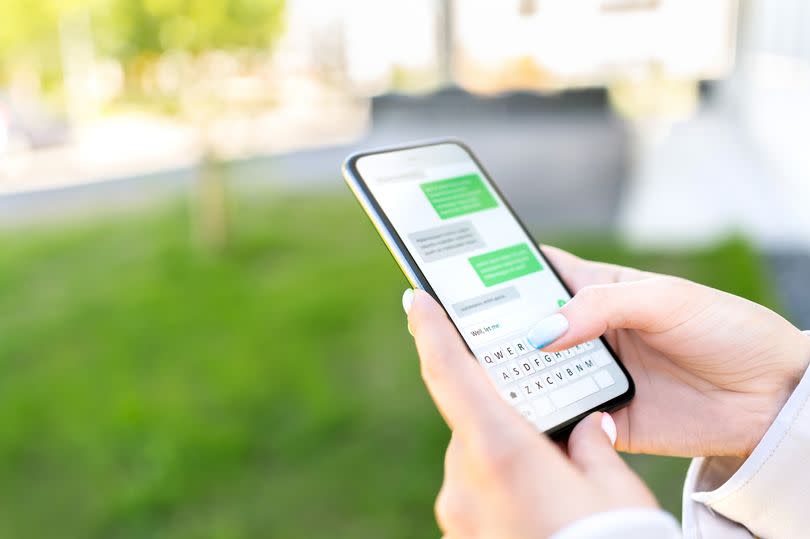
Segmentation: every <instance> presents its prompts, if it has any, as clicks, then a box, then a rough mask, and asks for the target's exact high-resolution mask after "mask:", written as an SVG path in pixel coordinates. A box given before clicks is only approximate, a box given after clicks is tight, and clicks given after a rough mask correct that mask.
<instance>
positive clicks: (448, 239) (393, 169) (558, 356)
mask: <svg viewBox="0 0 810 539" xmlns="http://www.w3.org/2000/svg"><path fill="white" fill-rule="evenodd" d="M357 168H358V171H359V172H360V175H361V177H362V178H363V179H364V181H365V182H366V184H367V185H368V188H369V190H370V191H371V194H372V195H373V196H374V198H375V199H376V200H377V202H378V203H379V205H380V206H381V207H382V209H383V211H384V212H385V214H386V215H387V216H388V218H389V220H390V221H391V223H392V224H393V226H394V228H395V229H396V231H397V233H398V234H399V236H400V237H401V238H402V241H403V242H404V243H405V246H406V247H407V249H408V250H409V252H410V253H411V255H412V256H413V258H414V260H416V262H417V264H418V265H419V267H420V269H421V270H422V272H423V273H424V275H425V277H426V278H427V280H428V282H429V283H430V285H431V286H432V287H433V289H434V290H435V292H436V294H437V295H438V296H439V298H440V299H441V301H442V303H443V304H444V306H445V307H446V308H447V310H448V312H449V314H450V317H451V318H452V320H453V322H454V323H455V324H456V326H457V327H458V328H459V329H460V330H461V333H462V335H463V336H464V339H465V340H466V341H467V343H468V345H469V346H470V348H471V349H472V350H473V353H474V354H475V355H476V357H477V358H478V360H479V362H480V363H481V364H482V365H483V366H484V368H485V369H486V370H487V373H488V374H489V376H490V377H491V378H492V380H493V381H494V383H495V385H496V386H497V388H498V390H499V391H500V393H501V395H502V396H503V398H504V399H506V400H507V401H508V402H510V403H512V404H513V405H514V406H515V407H516V408H517V409H518V410H519V411H520V412H521V413H522V414H523V415H524V416H525V417H526V418H527V419H528V420H529V421H531V422H533V423H534V424H535V425H536V426H537V427H538V428H539V429H541V430H548V429H549V428H551V427H554V426H556V425H558V424H560V423H562V422H564V421H566V420H568V419H571V418H572V417H574V416H577V415H579V414H581V413H583V412H586V411H587V410H589V409H591V408H593V407H595V406H597V405H599V404H601V403H604V402H606V401H608V400H610V399H612V398H614V397H616V396H618V395H621V394H622V393H624V392H625V391H627V388H628V382H627V379H626V378H625V376H624V374H623V373H622V371H621V369H620V368H619V366H618V365H617V364H616V362H615V361H614V360H613V358H612V356H611V355H610V354H609V352H608V351H607V350H606V349H605V347H604V345H603V344H602V343H601V341H600V340H598V339H596V340H594V341H591V342H587V343H583V344H580V345H577V346H575V347H573V348H571V349H569V350H564V351H562V352H556V353H545V352H541V351H539V350H535V349H534V348H533V347H532V346H531V345H530V344H529V343H528V342H527V341H526V340H525V336H526V332H527V331H528V329H529V328H530V327H531V326H532V325H533V324H534V323H535V322H537V321H539V320H541V319H542V318H544V317H545V316H547V315H549V314H552V313H554V312H556V311H557V309H559V307H560V306H561V305H563V304H564V303H565V302H566V301H568V299H570V296H569V294H568V293H567V292H566V290H565V288H563V286H562V285H561V284H560V282H559V281H558V279H557V277H556V276H555V275H554V273H552V271H551V270H550V269H549V267H548V264H547V262H546V261H545V259H544V258H543V256H542V254H541V253H540V252H539V251H538V250H537V249H535V247H534V246H533V244H532V242H531V240H530V239H529V238H528V237H527V235H526V233H525V232H524V231H523V230H522V228H521V227H520V225H519V224H518V223H517V221H516V220H515V219H514V217H513V216H512V214H511V213H510V212H509V210H508V209H506V207H505V206H504V203H503V200H501V199H500V197H499V196H498V194H497V193H496V192H495V191H494V190H493V189H492V188H491V187H490V185H489V184H488V182H487V180H486V177H485V176H484V174H483V172H482V171H481V170H480V169H479V168H478V167H477V166H476V164H475V162H474V161H473V160H472V159H471V158H470V156H469V155H468V154H467V152H466V151H465V150H464V149H463V148H461V147H460V146H457V145H455V144H441V145H435V146H428V147H421V148H414V149H410V150H402V151H396V152H389V153H384V154H376V155H370V156H365V157H362V158H361V159H359V160H358V162H357Z"/></svg>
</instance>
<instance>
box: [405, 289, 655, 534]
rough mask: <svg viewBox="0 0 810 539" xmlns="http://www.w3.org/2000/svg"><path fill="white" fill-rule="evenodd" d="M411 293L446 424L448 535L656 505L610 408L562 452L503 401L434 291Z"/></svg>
mask: <svg viewBox="0 0 810 539" xmlns="http://www.w3.org/2000/svg"><path fill="white" fill-rule="evenodd" d="M409 297H410V298H411V299H412V302H411V301H410V300H409V301H408V302H406V303H411V305H410V307H408V306H407V304H406V310H408V311H409V326H410V328H411V331H412V333H413V334H414V337H415V338H416V345H417V348H418V350H419V357H420V358H421V365H422V377H423V378H424V380H425V383H426V385H427V387H428V390H429V391H430V394H431V395H432V397H433V400H434V401H435V402H436V405H437V406H438V408H439V410H440V412H441V413H442V415H443V416H444V418H445V421H447V424H448V425H449V426H450V428H451V429H452V430H453V437H452V439H451V441H450V445H449V447H448V448H447V456H446V459H445V478H444V484H443V486H442V489H441V492H440V493H439V497H438V499H437V501H436V516H437V518H438V521H439V525H440V526H441V528H442V530H443V531H444V533H445V535H446V537H452V538H461V537H486V538H488V539H497V538H509V539H520V538H527V539H529V538H532V539H536V538H538V537H546V536H548V535H550V534H552V533H554V532H555V531H557V530H559V529H561V528H562V527H564V526H566V525H567V524H569V523H572V522H573V521H575V520H577V519H580V518H582V517H584V516H587V515H590V514H593V513H598V512H602V511H606V510H611V509H619V508H631V507H640V508H644V507H655V506H656V502H655V499H654V498H653V497H652V495H651V494H650V492H649V491H648V490H647V488H646V487H645V486H644V484H643V483H642V482H641V481H640V480H639V479H638V477H637V476H636V475H635V474H634V473H633V472H632V471H631V470H630V469H629V468H628V467H627V466H626V465H625V463H624V461H623V460H622V459H621V458H619V456H618V455H617V454H616V452H615V451H614V449H613V447H612V445H611V439H610V437H609V436H614V437H615V425H614V424H613V421H612V419H611V418H610V416H609V415H607V414H602V413H595V414H592V415H591V416H589V417H588V418H586V419H585V420H584V421H582V422H581V423H580V424H579V425H578V426H577V427H576V428H575V429H574V431H573V433H572V434H571V437H570V439H569V442H568V453H569V456H568V457H566V455H565V454H564V453H563V452H562V450H560V449H559V448H558V447H557V446H556V445H555V444H554V443H552V442H551V441H550V440H549V439H548V438H547V437H545V436H543V435H541V434H539V433H538V432H537V430H536V429H535V427H533V426H531V425H530V424H529V423H528V422H527V421H526V420H525V419H524V418H523V417H522V416H520V414H518V413H517V412H516V411H515V410H513V409H512V408H511V407H510V406H509V405H508V404H507V403H506V402H505V401H503V399H502V398H501V397H500V395H498V393H497V391H496V390H495V388H494V386H493V385H492V384H491V382H490V381H489V379H488V378H487V377H486V374H485V373H484V370H483V369H482V368H481V367H480V366H479V365H478V364H477V362H476V361H475V359H474V358H473V357H472V356H471V355H470V353H469V352H468V351H467V348H466V347H465V346H464V344H463V342H462V341H461V338H460V337H459V335H458V333H457V332H456V330H455V328H453V326H452V324H451V323H450V321H449V320H448V318H447V316H446V315H445V313H444V311H443V310H442V309H441V308H440V307H439V306H438V305H437V304H436V302H435V301H434V300H433V298H431V297H430V296H429V295H428V294H426V293H424V292H421V291H416V292H415V294H413V296H409ZM606 433H608V434H606Z"/></svg>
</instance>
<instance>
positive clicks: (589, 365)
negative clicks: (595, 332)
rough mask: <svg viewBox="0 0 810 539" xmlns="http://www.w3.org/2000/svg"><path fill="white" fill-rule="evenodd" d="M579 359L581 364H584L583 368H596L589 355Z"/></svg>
mask: <svg viewBox="0 0 810 539" xmlns="http://www.w3.org/2000/svg"><path fill="white" fill-rule="evenodd" d="M580 361H581V362H582V364H583V365H585V369H587V370H589V371H590V370H593V369H596V368H597V366H596V363H595V362H594V360H593V358H591V357H584V358H582V359H581V360H580Z"/></svg>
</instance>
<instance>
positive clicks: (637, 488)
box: [568, 412, 656, 507]
mask: <svg viewBox="0 0 810 539" xmlns="http://www.w3.org/2000/svg"><path fill="white" fill-rule="evenodd" d="M614 443H616V424H615V423H614V422H613V418H612V417H611V416H610V414H608V413H605V412H595V413H593V414H591V415H589V416H588V417H586V418H585V419H583V420H582V421H580V422H579V424H578V425H577V426H576V427H574V430H573V431H572V432H571V436H570V437H569V438H568V456H569V458H570V459H571V461H572V462H573V463H574V465H575V466H576V467H577V468H579V470H580V471H581V472H582V473H583V474H585V476H587V477H588V479H590V480H591V481H592V482H593V483H595V485H596V486H597V487H598V488H599V489H601V490H603V491H605V492H607V493H612V492H615V493H617V494H619V493H620V495H621V498H622V502H623V503H630V504H631V505H639V506H652V507H655V505H656V502H655V498H653V496H652V494H650V492H649V490H647V488H646V487H645V486H644V483H642V482H641V480H640V479H639V478H638V476H636V474H635V473H634V472H633V471H632V470H631V469H630V468H629V467H628V466H627V464H626V463H625V462H624V460H622V458H621V457H620V456H619V454H618V453H617V452H616V450H615V449H614V448H613V444H614Z"/></svg>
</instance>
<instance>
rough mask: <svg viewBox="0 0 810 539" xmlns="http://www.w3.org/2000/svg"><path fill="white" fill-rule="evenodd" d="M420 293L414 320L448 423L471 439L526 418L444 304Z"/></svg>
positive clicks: (428, 379)
mask: <svg viewBox="0 0 810 539" xmlns="http://www.w3.org/2000/svg"><path fill="white" fill-rule="evenodd" d="M414 292H415V293H414V300H413V303H412V304H411V307H410V309H409V310H408V321H409V325H410V327H411V330H412V331H413V335H414V338H415V339H416V348H417V350H418V351H419V358H420V364H421V368H422V378H423V379H424V381H425V385H426V386H427V388H428V391H429V392H430V395H431V397H432V398H433V401H434V402H435V403H436V406H437V407H438V408H439V411H440V412H441V414H442V416H443V417H444V419H445V421H446V422H447V424H448V426H449V427H450V428H451V429H452V430H453V431H454V432H455V433H456V434H457V435H458V436H461V437H462V438H464V439H467V440H469V441H470V442H475V441H478V440H480V439H482V438H484V439H486V438H491V437H493V436H503V435H505V434H506V433H507V430H508V429H509V428H511V427H512V426H513V425H515V423H519V422H521V421H522V419H521V418H520V416H518V415H517V413H516V412H514V411H512V410H510V409H509V405H508V404H506V402H504V401H503V399H501V397H500V395H498V393H497V391H496V390H495V387H494V386H493V385H492V383H491V382H490V381H489V379H488V378H487V376H486V373H485V372H484V370H483V369H482V368H481V366H480V365H478V363H477V362H476V360H475V358H473V356H472V355H471V354H470V352H469V351H468V350H467V347H466V346H465V345H464V342H463V341H462V340H461V337H460V336H459V334H458V332H457V331H456V329H455V327H453V324H452V323H451V322H450V320H449V319H448V318H447V315H446V314H445V312H444V311H443V310H442V309H441V307H439V305H438V304H437V303H436V302H435V301H434V299H433V298H432V297H430V295H429V294H427V293H426V292H424V291H422V290H415V291H414ZM527 426H528V425H527Z"/></svg>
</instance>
